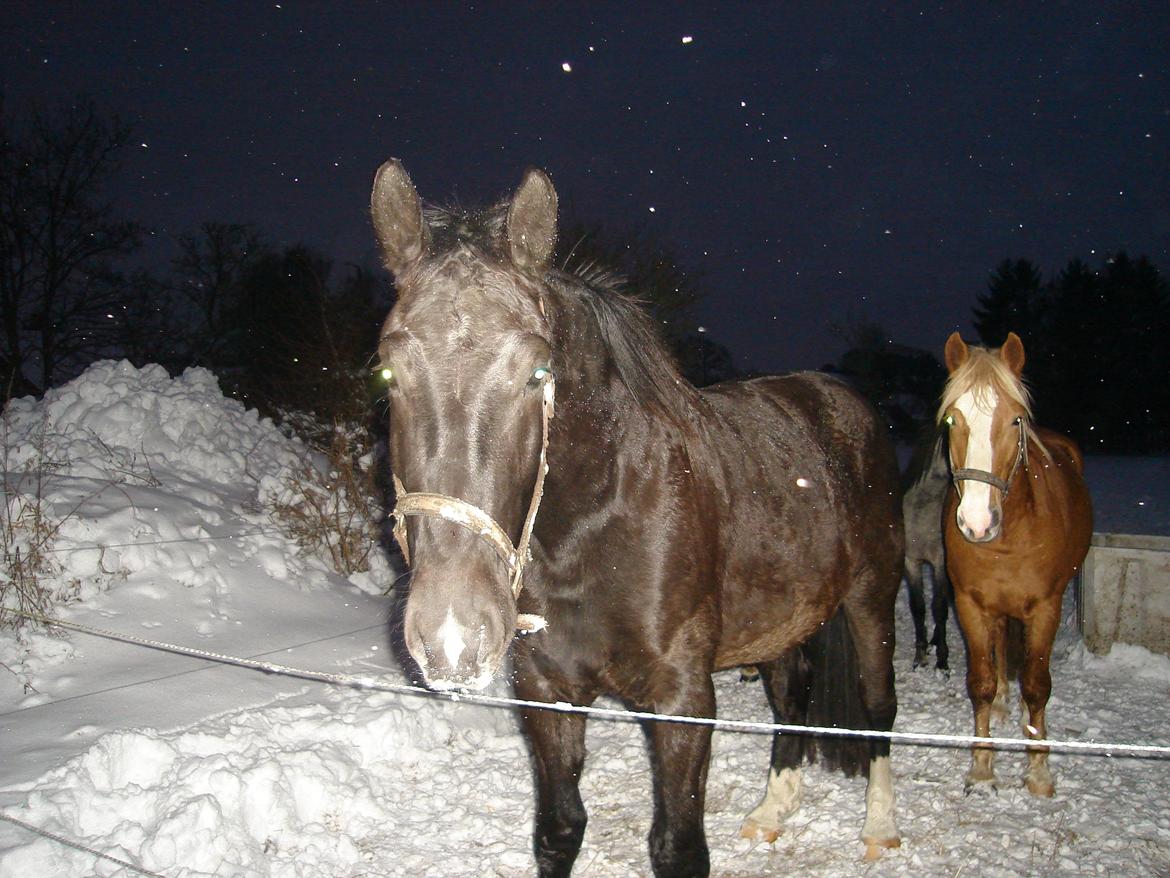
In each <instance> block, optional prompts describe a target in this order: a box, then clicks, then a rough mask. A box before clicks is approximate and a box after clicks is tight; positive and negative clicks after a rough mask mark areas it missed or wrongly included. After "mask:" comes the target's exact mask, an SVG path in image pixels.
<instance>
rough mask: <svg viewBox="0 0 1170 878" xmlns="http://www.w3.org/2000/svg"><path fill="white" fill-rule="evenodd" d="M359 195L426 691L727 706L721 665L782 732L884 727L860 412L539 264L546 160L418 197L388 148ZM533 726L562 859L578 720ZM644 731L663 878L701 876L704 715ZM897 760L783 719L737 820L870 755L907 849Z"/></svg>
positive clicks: (892, 598) (891, 485)
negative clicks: (681, 360)
mask: <svg viewBox="0 0 1170 878" xmlns="http://www.w3.org/2000/svg"><path fill="white" fill-rule="evenodd" d="M371 208H372V214H373V220H374V227H375V230H376V232H377V235H378V239H379V243H380V245H381V248H382V252H383V255H384V258H385V263H386V266H387V268H389V269H390V271H391V272H392V273H393V274H394V278H395V284H396V286H397V289H398V300H397V303H396V304H395V305H394V308H393V310H392V311H391V312H390V314H389V316H388V317H387V318H386V322H385V324H384V326H383V328H382V333H381V337H380V341H379V347H378V351H379V356H380V359H381V371H382V374H383V375H384V377H385V379H386V381H387V388H388V396H389V404H390V450H391V465H392V468H393V472H394V475H395V477H396V479H397V480H398V482H397V484H396V488H397V495H398V496H397V506H396V507H395V518H396V536H397V538H398V539H399V541H400V544H401V545H402V547H403V549H404V554H405V555H406V557H407V558H408V559H409V563H410V565H411V569H412V579H411V584H410V593H409V595H408V597H407V599H406V603H405V608H404V612H403V618H402V625H403V637H404V641H405V644H406V647H407V649H408V650H409V653H410V655H411V657H412V658H413V659H414V661H415V662H417V664H418V667H419V669H420V672H421V674H422V676H423V678H424V680H425V681H426V682H427V684H428V685H429V686H431V687H433V688H436V689H453V690H466V689H482V688H483V687H484V686H486V685H488V684H489V683H490V682H491V681H492V680H493V679H494V678H496V677H498V676H500V675H501V674H504V673H507V671H506V667H507V661H506V660H507V658H508V657H509V656H510V658H511V678H512V685H513V688H514V690H515V692H516V695H517V696H518V697H519V698H521V699H524V700H526V701H531V702H538V703H549V704H555V703H556V702H567V703H572V704H578V705H589V704H592V703H593V702H594V701H595V700H596V699H597V698H599V697H600V696H602V695H612V696H614V697H616V698H618V699H621V700H622V701H623V702H624V703H625V704H627V705H628V706H629V707H631V708H634V709H637V710H640V711H646V712H654V713H658V714H670V715H676V716H691V717H713V716H714V715H715V689H714V684H713V682H712V679H711V673H712V672H713V671H714V670H717V669H724V668H732V667H736V666H740V665H745V664H755V665H758V666H759V667H760V669H761V673H762V675H763V677H764V679H765V682H766V691H767V693H768V698H769V701H770V703H771V706H772V710H773V715H774V717H775V718H776V719H777V720H778V721H779V722H782V723H806V722H809V723H811V724H813V725H837V726H839V727H848V728H854V729H869V730H875V731H887V730H889V729H891V728H892V726H893V722H894V717H895V714H896V712H897V700H896V697H895V691H894V674H893V651H894V635H895V626H894V607H895V602H896V600H897V596H898V589H899V583H900V577H901V569H902V541H903V532H902V524H901V508H900V505H899V502H898V468H897V461H896V459H895V456H894V450H893V447H892V445H891V444H890V441H889V439H888V438H887V436H886V431H885V428H884V427H883V426H882V425H881V423H880V421H879V420H878V417H877V414H876V412H875V411H874V410H873V408H872V407H871V406H870V405H869V404H868V403H867V402H865V400H864V399H863V398H862V397H861V396H860V395H858V394H857V393H856V392H855V391H853V390H851V389H850V388H848V387H847V386H845V385H844V384H842V383H841V382H839V381H837V380H835V379H832V378H830V377H828V376H825V375H820V374H817V373H803V374H796V375H788V376H779V377H766V378H757V379H752V380H750V381H736V382H727V383H725V384H720V385H716V386H713V387H709V388H705V389H703V390H697V389H696V388H694V387H693V386H691V385H690V384H689V383H688V382H687V381H686V380H685V379H683V378H682V377H681V375H680V374H679V372H678V370H677V368H676V366H675V365H674V363H673V360H672V359H671V357H670V355H669V353H668V351H667V349H666V348H665V346H664V345H663V344H662V342H661V341H660V340H659V339H658V337H657V335H656V333H655V329H654V326H653V324H652V322H651V321H650V319H649V318H648V317H647V316H646V315H645V313H643V312H642V311H641V310H640V309H639V308H638V307H637V306H636V305H635V304H634V303H633V302H632V301H631V300H630V299H628V298H627V297H626V296H624V295H623V294H622V293H621V292H620V291H619V290H618V289H616V288H615V286H614V284H613V282H612V280H610V279H608V278H606V277H603V276H598V275H596V274H581V273H568V272H564V271H561V270H559V269H557V268H556V267H555V266H554V265H553V264H552V255H553V251H554V247H555V243H556V238H557V195H556V191H555V190H554V188H553V185H552V182H551V180H550V179H549V178H548V176H547V175H546V174H544V173H543V172H541V171H538V170H535V169H534V170H530V171H529V172H528V173H527V174H526V175H525V177H524V180H523V182H522V183H521V185H520V187H519V189H517V190H516V193H515V194H514V195H513V197H512V198H511V199H509V200H507V201H505V202H503V203H501V204H499V205H497V206H495V207H492V208H488V209H485V210H440V209H428V210H425V211H424V210H423V208H422V205H421V202H420V199H419V197H418V194H417V193H416V191H415V188H414V185H413V184H412V183H411V181H410V178H409V177H408V176H407V174H406V172H405V170H403V168H402V166H401V165H400V164H399V163H398V162H396V161H389V162H387V163H386V164H384V165H383V166H382V167H381V168H380V169H379V171H378V174H377V176H376V178H375V181H374V190H373V195H372V201H371ZM518 629H519V630H521V631H522V632H524V636H523V637H516V636H515V635H516V634H517V631H518ZM818 717H819V719H818ZM520 724H521V730H522V732H523V734H524V736H525V738H526V739H527V741H528V744H529V747H530V751H531V756H532V759H531V764H532V768H533V771H534V773H535V784H534V786H535V790H536V796H537V801H536V808H535V828H534V832H533V848H534V853H535V857H536V863H537V869H538V872H539V874H540V875H541V876H544V878H551V876H567V875H568V874H569V873H570V871H571V870H572V867H573V862H574V860H575V859H576V857H577V854H578V852H579V850H580V847H581V843H582V838H583V836H584V832H585V824H586V811H585V806H584V803H583V802H582V799H581V794H580V789H579V782H580V778H581V773H582V771H583V769H584V765H585V757H586V751H585V724H586V718H585V716H583V715H581V714H577V713H565V712H560V711H556V710H545V709H540V708H536V707H526V708H523V709H522V710H521V711H520ZM644 728H645V731H646V736H647V739H648V743H649V753H650V759H651V763H652V768H653V803H654V808H653V820H652V824H651V830H650V836H649V848H650V859H651V863H652V866H653V870H654V874H655V875H656V876H659V878H663V876H674V878H681V876H705V875H707V874H708V872H709V868H710V867H709V856H708V848H707V840H706V836H705V834H704V828H703V820H704V803H705V793H706V782H707V768H708V762H709V758H710V753H711V727H710V726H709V725H698V724H694V723H685V722H669V721H647V722H646V723H645V724H644ZM889 750H890V745H889V740H888V739H885V738H864V737H861V738H854V739H852V740H847V739H843V738H836V737H826V738H824V739H822V740H816V739H813V738H810V737H805V736H799V735H788V734H784V735H776V736H774V738H773V749H772V769H771V771H770V772H769V780H768V784H767V788H766V792H765V795H764V799H763V801H762V802H761V804H760V805H759V807H757V808H756V809H755V811H753V812H752V814H750V815H749V816H748V818H747V819H746V820H745V822H744V824H743V827H742V829H741V832H743V833H744V834H748V835H750V836H751V837H753V838H762V839H768V838H775V836H776V834H778V833H779V832H780V831H781V829H782V821H783V820H784V819H785V818H786V817H787V816H788V815H789V814H791V813H792V812H793V811H795V810H796V808H797V806H798V805H799V803H800V799H801V773H800V769H801V764H802V763H803V761H804V760H805V759H806V758H808V757H810V756H811V755H812V754H813V753H818V754H819V755H820V756H821V757H823V758H825V759H828V760H829V761H830V764H832V765H835V766H836V767H838V768H841V769H842V770H844V771H846V772H847V773H849V772H853V771H859V770H866V769H868V786H867V788H866V800H865V801H866V817H865V823H864V826H863V828H862V839H863V841H865V842H866V844H867V845H868V846H869V850H867V854H870V853H876V852H877V851H878V849H880V848H882V847H896V846H898V844H899V843H900V839H899V834H898V830H897V825H896V821H895V818H894V791H893V785H892V772H891V769H890V764H889Z"/></svg>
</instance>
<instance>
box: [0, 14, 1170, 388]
mask: <svg viewBox="0 0 1170 878" xmlns="http://www.w3.org/2000/svg"><path fill="white" fill-rule="evenodd" d="M789 7H793V8H789ZM1168 59H1170V3H1166V2H1164V0H1157V2H1145V3H1141V2H1134V3H1102V2H1088V3H1063V4H1052V3H1049V4H1034V3H1028V4H1014V3H1011V4H1006V3H1005V4H998V3H997V4H991V3H972V4H962V5H954V4H942V5H938V4H930V5H917V4H915V5H911V4H902V3H899V4H893V5H891V6H890V7H889V8H885V9H883V8H880V7H879V6H877V5H876V4H868V3H864V4H863V3H856V4H820V3H817V4H813V3H808V4H787V3H785V4H780V3H776V4H769V5H763V4H760V5H756V4H753V5H739V4H727V5H723V6H721V7H720V8H714V7H711V6H705V5H704V6H694V5H691V4H685V3H683V4H678V3H664V4H642V3H636V2H634V3H631V2H624V3H617V4H608V3H607V4H596V3H591V4H578V3H572V4H569V3H556V4H551V3H550V4H506V5H505V4H498V3H485V4H476V5H462V4H460V5H456V4H446V3H443V4H423V3H419V2H411V3H359V2H347V3H344V4H342V3H337V4H333V3H311V4H310V3H303V2H299V0H289V2H281V3H266V4H260V3H234V2H233V3H218V2H200V3H172V2H164V3H158V2H151V3H113V2H100V3H97V2H95V3H68V4H66V3H51V2H45V0H41V2H36V3H23V2H11V0H8V2H4V3H3V5H2V9H0V88H2V89H3V92H4V94H5V97H6V103H7V112H9V113H12V112H13V111H17V110H19V109H21V108H23V107H24V106H26V105H27V104H28V103H29V102H30V101H31V100H33V99H39V100H42V101H47V102H49V103H50V104H52V103H53V102H57V101H61V100H67V99H70V98H71V97H73V96H74V95H78V94H83V95H88V96H91V97H92V98H93V99H94V100H95V102H96V104H97V106H98V108H99V110H101V111H103V112H106V113H110V114H113V113H117V114H119V115H120V116H122V117H123V118H124V119H125V120H126V121H128V122H130V123H131V125H132V126H133V129H134V139H133V144H134V145H133V148H132V149H130V150H128V151H127V153H126V154H125V156H124V171H123V174H122V176H121V177H120V178H119V179H118V180H117V181H115V184H114V185H113V186H112V187H111V189H110V190H109V193H108V194H109V196H110V197H111V198H112V199H113V200H114V201H115V203H116V204H117V205H118V207H119V209H120V211H121V212H122V213H123V215H124V216H125V217H126V218H130V219H136V220H139V221H142V222H144V223H146V224H148V225H149V226H151V227H152V228H153V229H154V232H155V234H156V236H157V243H156V244H155V249H156V251H157V252H167V248H168V247H169V246H170V243H171V242H173V240H174V238H175V237H176V236H178V235H179V234H182V233H184V232H189V231H193V230H194V229H195V228H196V226H197V225H198V224H199V223H201V222H205V221H217V222H250V223H254V224H255V225H256V226H257V227H258V228H259V229H260V230H261V231H262V232H263V233H264V234H265V235H266V237H268V238H269V240H271V241H273V242H275V243H289V244H291V243H295V242H299V241H304V242H307V243H309V244H311V245H314V246H315V247H317V248H319V249H321V250H322V251H323V252H325V253H326V254H328V255H331V256H334V257H335V258H337V259H338V260H339V261H340V262H342V263H345V262H354V263H358V264H374V263H376V261H377V256H376V253H375V251H374V247H373V232H372V229H371V227H370V223H369V219H368V203H369V190H370V185H371V182H372V178H373V174H374V171H375V169H376V168H377V167H378V165H379V164H380V163H381V162H382V161H383V160H384V159H386V158H388V157H390V156H395V157H398V158H400V159H402V160H403V162H404V163H405V165H406V167H407V169H408V171H409V172H410V174H411V176H412V177H413V179H414V181H415V184H416V185H417V187H418V189H419V191H420V193H421V195H422V196H423V198H424V199H426V200H430V201H438V202H446V201H449V200H451V199H452V198H458V200H460V201H462V202H465V203H476V202H482V201H489V200H495V199H496V198H498V197H501V196H503V195H505V194H507V193H509V192H510V191H511V190H512V189H513V188H514V187H515V186H516V185H517V184H518V183H519V181H520V178H521V175H522V173H523V170H524V168H525V167H526V166H528V165H537V166H540V167H543V168H545V169H546V170H548V171H549V173H550V174H551V175H552V178H553V181H554V183H555V184H556V186H557V191H558V193H559V195H560V197H561V206H562V218H564V219H567V220H571V219H579V220H582V221H585V222H589V223H594V222H596V223H601V224H602V225H603V226H604V227H605V228H606V229H607V231H608V232H611V233H621V232H623V230H631V229H634V228H644V229H646V230H647V231H649V232H651V233H652V234H653V236H654V237H656V238H658V239H659V240H661V241H663V242H665V243H666V244H668V245H670V246H671V247H672V248H673V249H674V251H675V253H676V255H677V257H678V258H679V261H680V262H681V264H682V265H683V266H684V267H686V268H687V269H688V270H690V271H693V272H695V273H696V275H698V276H699V278H700V279H701V284H702V288H703V289H705V290H707V291H708V295H707V298H706V299H705V301H704V303H703V305H702V307H701V309H700V312H699V317H700V319H701V321H702V323H703V324H704V326H705V327H706V329H707V331H708V332H709V334H710V337H711V338H712V339H714V340H715V341H717V342H720V343H722V344H724V345H726V346H727V347H728V348H730V349H731V350H732V351H733V353H734V354H735V355H736V361H737V364H738V365H739V366H741V367H743V368H751V369H755V370H766V371H773V370H783V369H790V368H816V367H819V366H821V365H822V364H824V363H826V362H829V361H832V360H835V359H837V358H838V357H839V356H840V354H841V353H842V351H843V349H844V344H843V341H842V339H841V337H840V335H839V334H838V332H837V331H836V329H835V327H840V326H842V325H848V324H851V323H856V322H858V321H873V322H876V323H879V324H881V325H882V326H884V327H885V328H886V330H887V331H888V334H889V336H890V338H891V339H892V340H893V341H895V342H900V343H903V344H909V345H913V346H915V347H922V348H927V349H930V350H932V351H934V352H935V353H939V354H941V349H942V345H943V342H944V340H945V338H946V336H947V334H948V333H949V332H951V331H952V330H954V329H958V330H960V331H962V332H963V333H964V334H965V335H967V336H968V337H969V338H970V337H973V335H974V333H973V330H972V328H971V324H970V320H971V307H972V305H973V304H974V303H975V298H976V296H978V295H979V294H980V293H982V292H984V291H985V290H986V283H987V278H988V274H989V272H990V271H991V270H992V269H994V267H995V265H996V264H997V263H998V262H1000V261H1001V260H1002V259H1004V258H1005V257H1012V258H1015V257H1024V258H1028V259H1031V260H1033V261H1035V262H1036V263H1037V264H1038V265H1039V266H1040V267H1041V268H1042V269H1043V270H1044V271H1045V273H1046V274H1047V273H1051V272H1055V271H1058V270H1060V269H1061V268H1063V267H1064V266H1065V264H1066V263H1067V261H1068V260H1069V259H1070V258H1072V257H1080V258H1082V259H1084V260H1086V261H1088V262H1089V263H1090V264H1091V265H1094V266H1098V265H1100V263H1101V260H1102V259H1104V258H1105V256H1106V255H1107V254H1109V253H1111V252H1115V251H1117V250H1119V249H1125V250H1126V251H1128V252H1129V253H1130V254H1131V255H1139V254H1145V255H1148V256H1149V257H1150V258H1151V259H1152V260H1153V262H1154V263H1155V264H1156V265H1158V266H1159V267H1160V268H1161V269H1162V270H1163V271H1164V272H1166V271H1170V61H1168Z"/></svg>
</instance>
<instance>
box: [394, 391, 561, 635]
mask: <svg viewBox="0 0 1170 878" xmlns="http://www.w3.org/2000/svg"><path fill="white" fill-rule="evenodd" d="M542 384H543V389H542V404H541V418H540V433H541V439H540V460H539V462H538V463H537V469H536V484H535V486H534V487H533V489H532V499H531V500H530V501H529V503H528V513H527V514H526V515H525V516H524V527H523V528H522V529H521V531H520V541H519V542H518V543H517V544H516V545H515V546H513V545H512V539H511V537H509V536H508V532H507V531H506V530H504V528H503V527H501V526H500V524H499V522H497V521H496V520H495V519H494V518H492V517H491V515H489V514H488V513H487V512H485V511H484V510H482V509H480V508H479V507H478V506H476V505H474V504H473V503H468V502H467V501H466V500H461V499H459V498H458V497H451V496H449V495H447V494H430V493H426V492H414V493H410V492H407V490H406V489H405V488H404V487H403V485H402V482H401V481H400V480H399V478H398V474H397V473H392V475H393V477H394V492H395V494H396V495H397V503H396V505H395V506H394V511H393V512H392V513H391V515H392V516H393V517H394V539H396V540H397V541H398V546H399V548H400V549H402V556H403V558H405V559H406V563H407V566H409V565H410V545H409V542H408V541H407V538H406V519H407V517H408V516H411V515H424V516H425V515H430V516H434V517H437V518H442V519H443V520H444V521H449V522H451V523H452V524H456V525H459V526H460V527H462V528H464V529H465V530H468V531H470V532H471V533H473V534H476V535H477V536H479V537H481V538H482V539H483V540H484V541H485V542H487V544H488V545H489V546H491V547H492V549H493V550H494V551H495V553H496V555H498V556H499V558H500V560H501V561H503V562H504V566H505V567H507V568H508V573H509V574H510V576H511V590H512V598H513V600H515V599H517V598H519V597H520V590H521V589H522V588H523V587H524V582H523V577H524V566H525V565H526V564H527V563H528V562H529V561H530V560H532V554H531V552H530V551H529V548H528V544H529V541H530V540H531V539H532V528H533V526H534V525H535V524H536V513H537V511H538V510H539V509H540V500H541V497H542V496H543V495H544V479H545V476H546V475H547V474H548V424H549V421H551V420H552V419H553V417H554V416H555V405H554V399H555V397H556V384H555V381H554V379H553V375H552V373H551V372H549V373H548V374H547V375H545V377H544V379H543V380H542ZM547 624H548V623H547V622H546V621H545V619H544V618H543V617H542V616H537V615H534V614H532V613H520V614H518V615H517V617H516V628H517V631H518V632H519V633H521V634H531V633H535V632H537V631H540V630H541V629H542V628H545V627H546V626H547Z"/></svg>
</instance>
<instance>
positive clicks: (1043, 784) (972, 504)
mask: <svg viewBox="0 0 1170 878" xmlns="http://www.w3.org/2000/svg"><path fill="white" fill-rule="evenodd" d="M944 353H945V356H944V360H945V363H946V367H947V371H948V372H949V375H950V377H949V378H948V380H947V384H946V387H945V389H944V390H943V395H942V403H941V405H940V407H939V411H938V420H939V423H940V424H941V425H943V426H944V427H945V428H946V430H947V439H948V451H949V455H950V462H951V478H952V484H951V487H950V489H949V490H948V492H947V502H946V511H945V514H944V519H943V521H944V531H943V534H944V543H945V547H946V557H947V561H946V563H947V572H948V573H949V574H950V578H951V582H952V583H953V585H954V591H955V607H956V610H957V611H958V616H959V623H960V624H961V625H962V627H963V633H964V635H965V636H966V639H967V692H968V694H969V695H970V697H971V706H972V709H973V711H974V714H975V734H976V735H977V736H980V737H988V736H989V735H990V734H991V729H990V727H991V714H992V711H993V708H994V709H996V710H997V712H999V711H1002V712H1003V713H1004V714H1006V702H1007V687H1008V672H1009V667H1008V665H1009V661H1008V652H1009V649H1011V646H1012V645H1011V644H1009V642H1008V641H1009V637H1010V636H1012V632H1013V630H1014V632H1017V636H1021V635H1022V639H1023V643H1022V665H1021V667H1020V668H1019V684H1020V695H1021V699H1022V701H1023V703H1024V707H1025V708H1026V717H1025V719H1024V733H1025V734H1026V735H1027V736H1028V737H1029V738H1035V739H1043V738H1046V737H1047V736H1048V725H1047V721H1046V719H1045V708H1046V706H1047V704H1048V697H1049V695H1050V694H1051V692H1052V675H1051V672H1050V670H1049V659H1050V657H1051V654H1052V642H1053V640H1054V638H1055V637H1056V629H1057V626H1058V625H1059V623H1060V615H1061V601H1062V598H1063V596H1064V590H1065V587H1066V586H1067V585H1068V582H1069V580H1070V579H1072V577H1073V575H1074V574H1075V573H1076V571H1077V569H1078V568H1079V567H1080V565H1081V564H1082V563H1083V562H1084V559H1085V555H1086V553H1087V552H1088V549H1089V539H1090V537H1091V536H1092V530H1093V511H1092V505H1091V502H1090V499H1089V491H1088V488H1087V486H1086V485H1085V481H1084V478H1083V475H1082V473H1083V470H1084V465H1083V459H1082V457H1081V452H1080V450H1079V449H1078V448H1077V446H1076V444H1075V443H1074V442H1073V441H1072V440H1071V439H1069V438H1068V437H1066V436H1063V435H1061V434H1060V433H1056V432H1053V431H1052V430H1047V429H1044V428H1043V427H1039V426H1037V425H1035V424H1034V423H1033V420H1032V405H1031V398H1030V395H1029V393H1028V389H1027V387H1026V386H1025V384H1024V381H1023V377H1022V374H1023V369H1024V345H1023V343H1022V342H1021V341H1020V338H1019V336H1017V335H1016V334H1015V333H1014V332H1010V333H1008V337H1007V340H1006V341H1005V342H1004V343H1003V346H1002V347H1000V348H998V349H995V350H987V349H984V348H980V347H974V346H971V347H969V346H968V345H967V344H966V343H964V341H963V339H962V338H960V336H959V334H958V333H957V332H956V333H952V334H951V336H950V338H948V339H947V343H946V347H945V352H944ZM1011 621H1014V622H1018V623H1020V624H1019V625H1009V622H1011ZM993 756H994V753H993V751H992V750H990V749H989V748H987V747H983V746H980V745H976V746H975V748H974V749H973V751H972V757H971V768H970V770H969V771H968V772H967V776H966V787H967V790H968V791H970V790H972V789H987V788H995V787H996V786H997V779H996V776H995V771H994V767H993V764H992V763H993ZM1024 785H1025V786H1026V787H1027V789H1028V792H1030V793H1031V794H1032V795H1034V796H1051V795H1052V794H1053V792H1054V791H1055V787H1054V784H1053V780H1052V773H1051V771H1050V770H1049V768H1048V751H1047V749H1046V748H1044V747H1030V748H1028V768H1027V771H1026V772H1025V774H1024Z"/></svg>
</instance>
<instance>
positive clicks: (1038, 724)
mask: <svg viewBox="0 0 1170 878" xmlns="http://www.w3.org/2000/svg"><path fill="white" fill-rule="evenodd" d="M1061 596H1062V593H1061V592H1057V598H1056V600H1055V601H1053V602H1052V603H1049V604H1043V605H1041V606H1040V607H1039V608H1038V609H1037V610H1036V612H1035V613H1034V614H1033V616H1032V618H1031V619H1029V620H1028V624H1027V628H1026V633H1025V637H1026V638H1027V639H1026V641H1025V653H1024V655H1025V658H1024V666H1023V668H1021V669H1020V696H1021V697H1022V698H1023V700H1024V703H1025V704H1026V705H1027V707H1028V720H1027V722H1026V723H1025V724H1024V733H1025V734H1026V735H1027V736H1028V737H1029V738H1039V739H1041V740H1043V739H1045V738H1047V737H1048V723H1047V720H1046V719H1045V710H1046V708H1047V706H1048V697H1049V695H1051V694H1052V673H1051V671H1050V669H1049V663H1050V659H1051V657H1052V641H1053V640H1054V639H1055V638H1056V629H1057V626H1058V625H1059V623H1060V597H1061ZM1024 786H1026V787H1027V788H1028V792H1030V793H1031V794H1032V795H1033V796H1042V797H1044V798H1049V797H1051V796H1052V795H1053V794H1054V793H1055V792H1056V786H1055V784H1054V783H1053V780H1052V772H1051V771H1050V770H1049V768H1048V748H1047V747H1029V748H1028V771H1027V773H1026V774H1025V775H1024Z"/></svg>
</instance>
